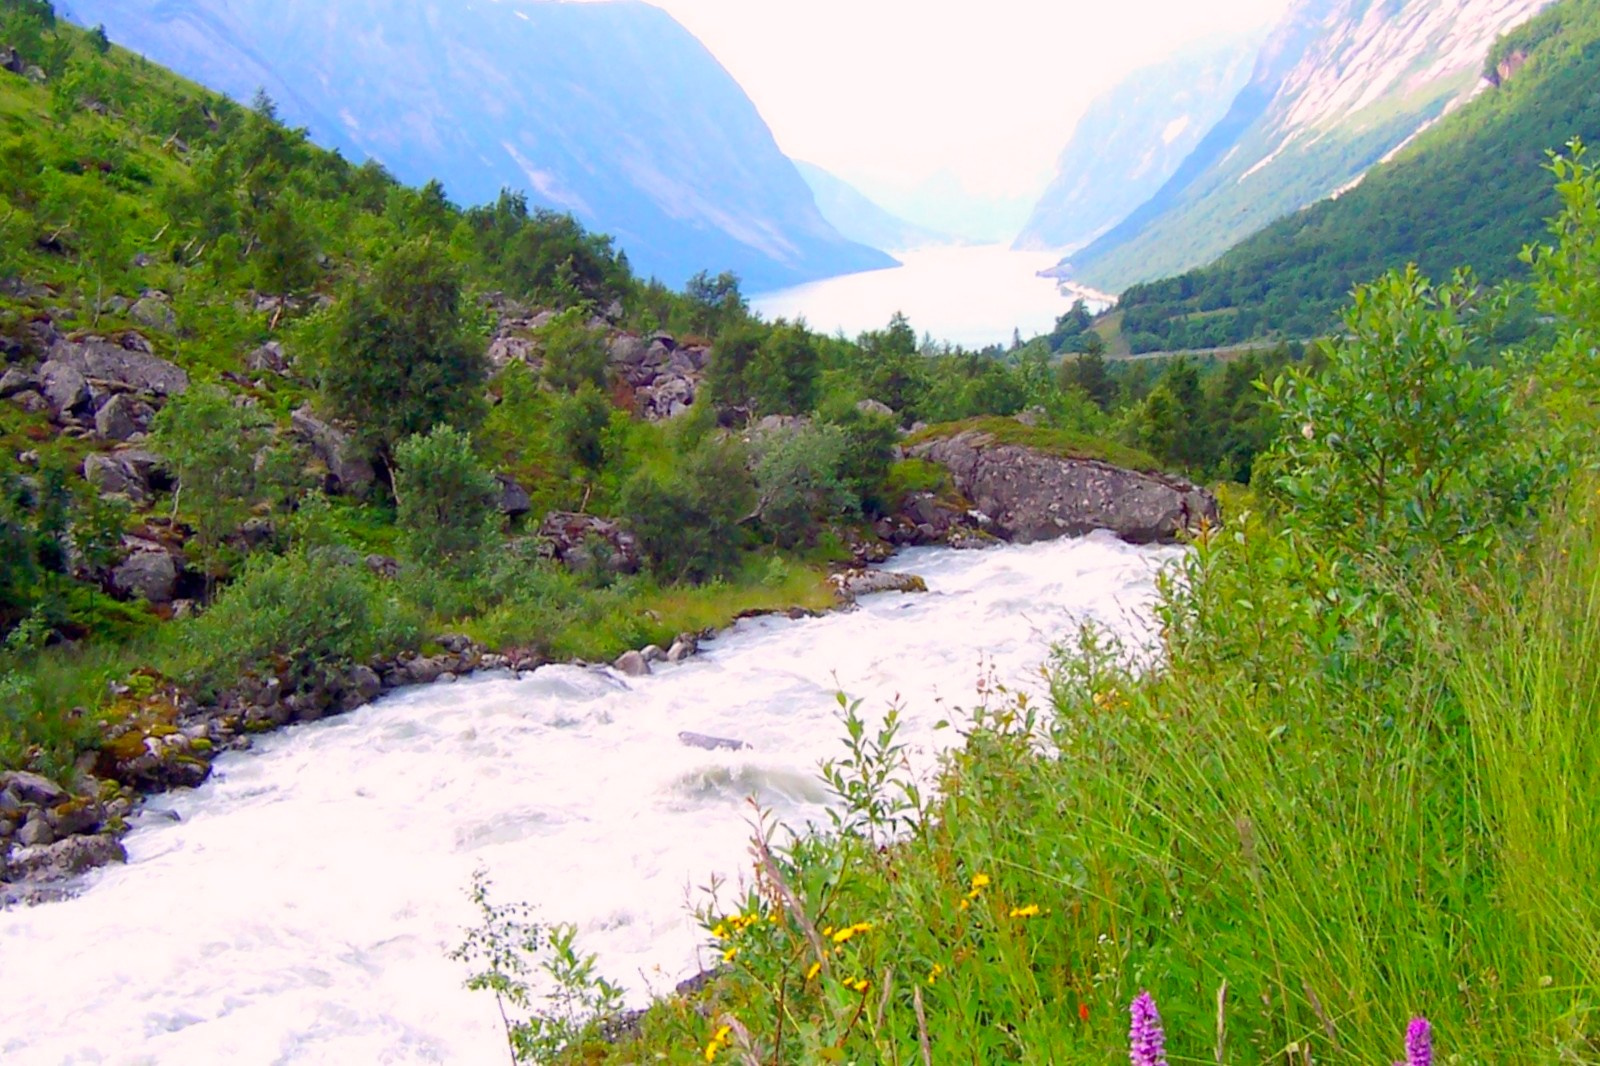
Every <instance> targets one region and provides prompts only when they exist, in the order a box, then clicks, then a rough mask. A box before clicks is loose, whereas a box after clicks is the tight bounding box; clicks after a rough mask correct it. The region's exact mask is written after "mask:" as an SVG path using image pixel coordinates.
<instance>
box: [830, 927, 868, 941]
mask: <svg viewBox="0 0 1600 1066" xmlns="http://www.w3.org/2000/svg"><path fill="white" fill-rule="evenodd" d="M871 929H872V923H871V922H857V923H856V924H855V925H847V926H845V927H844V928H843V929H840V930H839V931H837V932H836V933H834V934H833V942H834V943H835V944H843V943H844V942H845V941H846V940H849V939H850V938H851V937H853V936H855V935H856V934H857V933H866V932H870V931H871Z"/></svg>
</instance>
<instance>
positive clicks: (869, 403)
mask: <svg viewBox="0 0 1600 1066" xmlns="http://www.w3.org/2000/svg"><path fill="white" fill-rule="evenodd" d="M856 410H857V411H860V412H861V413H862V414H864V415H882V416H883V417H884V418H893V417H894V408H893V407H890V406H889V405H888V404H886V403H880V402H878V401H877V400H862V401H861V402H860V403H858V404H856Z"/></svg>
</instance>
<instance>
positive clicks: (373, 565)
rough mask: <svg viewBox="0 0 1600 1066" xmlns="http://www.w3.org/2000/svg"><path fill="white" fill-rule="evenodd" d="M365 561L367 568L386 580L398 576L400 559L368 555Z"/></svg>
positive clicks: (391, 579)
mask: <svg viewBox="0 0 1600 1066" xmlns="http://www.w3.org/2000/svg"><path fill="white" fill-rule="evenodd" d="M366 563H367V569H368V570H370V571H372V572H373V573H374V574H376V575H378V576H379V577H381V578H383V579H385V580H387V581H393V580H394V579H395V578H397V577H399V576H400V560H399V559H396V558H394V557H393V556H389V555H369V556H367V559H366Z"/></svg>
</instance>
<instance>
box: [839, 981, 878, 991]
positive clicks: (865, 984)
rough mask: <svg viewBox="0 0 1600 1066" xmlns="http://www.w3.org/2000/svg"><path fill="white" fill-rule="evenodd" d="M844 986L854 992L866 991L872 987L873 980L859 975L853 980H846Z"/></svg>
mask: <svg viewBox="0 0 1600 1066" xmlns="http://www.w3.org/2000/svg"><path fill="white" fill-rule="evenodd" d="M844 986H845V987H846V988H848V989H850V991H852V992H865V991H866V990H867V989H869V988H871V987H872V982H871V981H868V980H867V979H866V978H865V977H857V978H856V979H855V980H853V981H846V982H845V983H844Z"/></svg>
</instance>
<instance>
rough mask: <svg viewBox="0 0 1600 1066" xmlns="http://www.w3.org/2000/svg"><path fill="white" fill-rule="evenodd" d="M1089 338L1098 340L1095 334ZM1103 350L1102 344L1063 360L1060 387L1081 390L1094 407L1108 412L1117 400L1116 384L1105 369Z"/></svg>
mask: <svg viewBox="0 0 1600 1066" xmlns="http://www.w3.org/2000/svg"><path fill="white" fill-rule="evenodd" d="M1090 336H1092V337H1095V339H1096V340H1099V338H1098V337H1097V336H1096V335H1095V334H1092V333H1091V334H1090ZM1103 348H1104V345H1103V344H1101V345H1100V346H1098V347H1094V348H1088V347H1086V348H1084V349H1083V351H1082V352H1080V353H1079V354H1077V355H1074V356H1069V357H1067V358H1066V359H1063V360H1062V361H1061V385H1062V387H1063V388H1078V389H1082V390H1083V392H1084V394H1085V395H1086V396H1088V397H1089V399H1091V400H1093V401H1094V403H1095V406H1096V407H1098V408H1100V410H1102V411H1108V410H1110V409H1111V406H1112V404H1114V403H1116V400H1117V383H1116V381H1115V380H1113V379H1112V377H1111V373H1110V371H1109V370H1108V369H1107V368H1106V360H1105V356H1104V355H1103V354H1102V350H1103Z"/></svg>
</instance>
